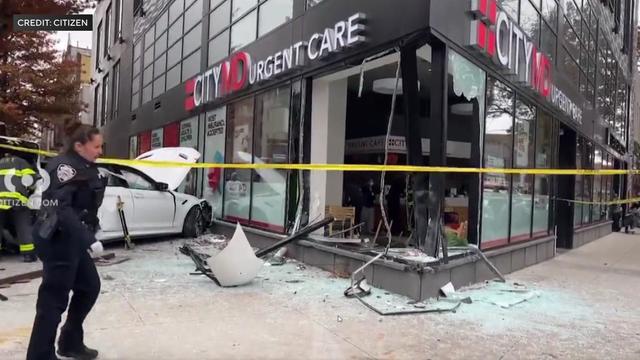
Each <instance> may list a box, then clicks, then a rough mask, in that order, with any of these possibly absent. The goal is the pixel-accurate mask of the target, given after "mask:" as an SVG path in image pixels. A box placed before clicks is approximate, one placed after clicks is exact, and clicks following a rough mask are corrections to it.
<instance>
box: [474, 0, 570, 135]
mask: <svg viewBox="0 0 640 360" xmlns="http://www.w3.org/2000/svg"><path fill="white" fill-rule="evenodd" d="M470 13H471V15H472V16H473V21H472V23H471V34H470V37H469V45H470V46H471V47H473V48H474V49H476V50H478V51H480V52H481V53H483V54H485V55H486V56H488V57H490V58H491V59H492V60H493V62H494V63H496V64H497V65H499V66H500V67H501V68H503V69H504V71H505V72H506V73H507V74H508V75H511V76H513V77H514V78H515V80H516V81H517V82H518V83H520V84H522V85H524V86H527V87H530V88H531V89H533V90H535V91H536V92H537V93H538V94H540V95H541V96H542V97H544V98H546V99H547V100H549V101H551V102H552V103H553V104H554V105H556V106H557V107H558V108H560V110H562V111H564V112H565V113H567V115H569V116H570V117H571V118H572V119H573V120H574V121H576V122H578V123H580V124H582V110H581V108H580V107H579V106H577V105H576V104H575V103H573V102H572V101H571V99H570V98H569V97H567V96H566V95H565V94H564V93H563V92H562V91H560V90H559V89H557V88H556V87H555V86H554V84H553V74H552V67H551V61H550V60H549V57H548V56H547V55H546V54H544V53H542V52H540V51H539V50H538V48H537V47H536V46H535V45H534V43H533V42H532V41H531V39H529V38H528V37H527V35H526V33H525V32H524V30H522V29H521V28H520V27H519V26H518V23H517V22H516V21H513V20H512V19H511V18H509V16H508V15H507V13H506V12H505V11H503V10H502V9H500V8H499V7H498V6H497V4H496V0H471V9H470Z"/></svg>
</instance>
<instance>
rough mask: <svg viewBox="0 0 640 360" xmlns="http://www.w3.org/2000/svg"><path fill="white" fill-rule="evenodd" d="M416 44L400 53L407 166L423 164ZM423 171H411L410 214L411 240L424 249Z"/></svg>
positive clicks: (426, 213)
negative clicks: (412, 205) (412, 219)
mask: <svg viewBox="0 0 640 360" xmlns="http://www.w3.org/2000/svg"><path fill="white" fill-rule="evenodd" d="M416 49H417V48H416V47H415V46H408V47H405V48H403V49H402V51H401V52H400V57H401V61H400V64H401V66H402V93H403V100H404V113H405V117H406V121H405V122H406V129H405V131H406V139H407V163H408V165H416V166H424V165H426V164H425V163H424V157H423V155H422V133H423V132H422V130H421V123H420V117H419V111H420V98H419V96H418V62H417V58H416ZM428 181H429V179H428V176H427V174H426V173H414V174H412V184H411V186H412V188H413V197H414V204H415V206H414V210H413V212H414V213H413V216H414V219H415V224H416V227H415V233H414V236H413V237H412V241H413V242H414V243H415V245H416V246H417V247H418V248H420V249H423V250H427V248H428V247H427V242H426V240H427V227H428V216H429V208H428V199H429V197H428V191H429V189H428V187H427V183H428Z"/></svg>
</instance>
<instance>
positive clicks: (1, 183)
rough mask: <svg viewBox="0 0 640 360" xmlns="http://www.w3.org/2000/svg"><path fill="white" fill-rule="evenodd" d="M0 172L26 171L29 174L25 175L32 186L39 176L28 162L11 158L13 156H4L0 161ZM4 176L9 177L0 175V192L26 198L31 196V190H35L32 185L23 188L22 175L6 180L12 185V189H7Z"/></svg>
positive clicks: (18, 158) (15, 157)
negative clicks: (28, 177) (17, 194)
mask: <svg viewBox="0 0 640 360" xmlns="http://www.w3.org/2000/svg"><path fill="white" fill-rule="evenodd" d="M0 170H15V171H21V172H24V171H28V172H29V173H28V174H27V175H30V176H31V178H32V183H33V184H34V185H35V182H36V181H37V180H38V178H39V176H40V175H39V174H38V172H37V171H36V170H35V169H34V167H33V166H32V165H31V164H29V162H28V161H26V160H24V159H23V158H21V157H18V156H13V155H10V156H6V157H3V158H2V159H0ZM6 176H9V175H3V174H0V192H7V191H9V192H13V191H15V192H17V193H19V194H21V195H22V196H25V197H27V198H28V197H29V196H31V195H32V194H33V190H34V189H35V186H34V185H32V186H30V187H27V186H25V185H24V183H23V181H22V178H23V175H13V176H12V177H11V179H7V182H8V183H10V184H11V185H13V189H8V188H7V186H6V185H5V177H6Z"/></svg>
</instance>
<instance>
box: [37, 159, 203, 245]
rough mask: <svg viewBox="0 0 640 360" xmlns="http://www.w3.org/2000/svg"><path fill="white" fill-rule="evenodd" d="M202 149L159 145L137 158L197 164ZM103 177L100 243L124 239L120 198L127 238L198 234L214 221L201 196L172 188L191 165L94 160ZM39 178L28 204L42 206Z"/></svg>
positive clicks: (190, 235) (194, 235)
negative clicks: (155, 165)
mask: <svg viewBox="0 0 640 360" xmlns="http://www.w3.org/2000/svg"><path fill="white" fill-rule="evenodd" d="M199 158H200V153H199V152H198V151H197V150H195V149H193V148H160V149H155V150H151V151H149V152H146V153H144V154H142V155H140V156H139V157H137V158H136V160H150V161H168V162H174V163H175V162H181V163H195V162H196V161H197V160H198V159H199ZM98 168H99V170H100V173H101V174H103V176H106V177H107V179H108V181H107V188H106V190H105V195H104V200H103V202H102V206H101V207H100V209H99V210H98V218H99V220H100V230H99V231H98V232H97V233H96V239H97V240H100V241H102V242H109V241H116V240H122V239H123V237H124V231H123V224H122V221H121V217H120V212H119V210H118V203H119V202H122V208H123V212H124V217H125V221H126V225H127V229H128V232H129V236H130V237H131V238H134V239H135V238H140V237H150V236H164V235H182V236H185V237H197V236H199V235H200V234H202V233H203V232H204V230H205V229H206V228H208V227H209V226H210V225H211V223H212V216H213V214H212V208H211V205H210V204H209V203H208V202H207V201H206V200H204V199H199V198H197V197H195V196H193V195H189V194H184V193H180V192H178V191H176V189H177V188H178V187H179V186H180V184H181V183H182V182H183V180H184V179H185V177H186V176H187V174H188V173H189V171H190V169H191V168H190V167H164V166H163V167H154V166H139V165H133V166H125V165H120V164H111V163H104V162H102V163H100V162H99V163H98ZM41 196H42V183H41V187H40V188H39V190H38V191H37V192H36V194H34V195H33V196H32V197H31V206H32V208H34V209H37V208H39V207H40V205H41Z"/></svg>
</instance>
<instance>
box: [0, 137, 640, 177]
mask: <svg viewBox="0 0 640 360" xmlns="http://www.w3.org/2000/svg"><path fill="white" fill-rule="evenodd" d="M0 148H5V149H10V150H15V151H22V152H26V153H31V154H37V155H42V156H47V157H52V156H56V155H57V154H56V153H54V152H49V151H44V150H35V149H28V148H23V147H18V146H11V145H4V144H0ZM98 162H99V163H101V164H116V165H125V166H146V167H161V168H176V167H188V168H197V169H209V168H218V169H239V170H242V169H246V170H251V169H253V170H260V169H271V170H309V171H314V170H322V171H386V172H421V173H471V174H512V175H583V176H596V175H624V174H640V170H614V169H600V170H586V169H505V168H475V167H448V166H413V165H370V164H264V163H262V164H227V163H193V164H192V163H184V162H172V161H153V160H125V159H110V158H102V159H98Z"/></svg>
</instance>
